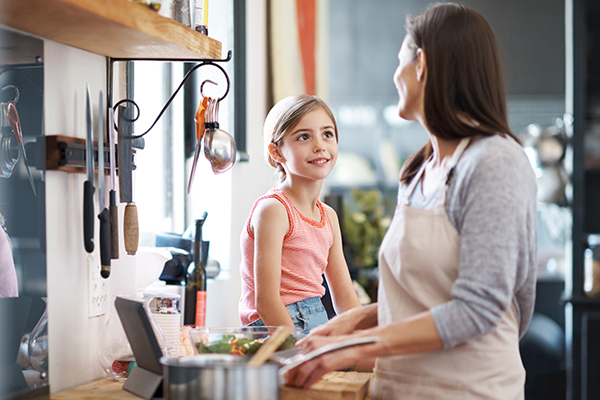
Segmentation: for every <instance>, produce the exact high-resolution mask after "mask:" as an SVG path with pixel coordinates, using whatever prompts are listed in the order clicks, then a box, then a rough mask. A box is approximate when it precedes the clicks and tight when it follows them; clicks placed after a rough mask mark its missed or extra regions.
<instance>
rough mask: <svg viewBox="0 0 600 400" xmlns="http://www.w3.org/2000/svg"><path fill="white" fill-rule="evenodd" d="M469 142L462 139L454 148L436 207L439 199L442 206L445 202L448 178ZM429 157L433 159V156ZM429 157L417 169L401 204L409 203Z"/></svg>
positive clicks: (466, 139) (467, 139)
mask: <svg viewBox="0 0 600 400" xmlns="http://www.w3.org/2000/svg"><path fill="white" fill-rule="evenodd" d="M470 141H471V138H469V137H467V138H463V139H462V140H461V141H460V143H459V144H458V146H456V149H454V153H452V158H451V159H450V163H449V164H448V166H447V167H446V171H447V172H446V181H445V184H444V187H443V188H442V190H440V192H441V193H440V196H439V198H438V201H437V202H436V207H437V206H438V205H439V203H440V199H441V200H442V204H443V203H444V201H445V200H446V187H447V185H448V183H449V182H450V178H451V177H452V173H453V172H454V167H455V166H456V164H457V163H458V160H459V159H460V156H461V155H462V154H463V152H464V151H465V149H466V148H467V146H468V145H469V142H470ZM431 157H433V155H432V156H431ZM431 157H429V158H428V159H427V160H426V161H425V162H424V163H423V165H421V168H419V171H418V172H417V173H416V174H415V176H414V178H413V179H412V181H411V182H410V184H409V185H408V188H406V191H405V194H404V196H403V199H402V202H401V203H402V204H406V205H408V204H409V202H410V201H409V199H410V197H411V196H412V194H413V192H414V191H415V188H416V187H417V184H418V183H419V180H420V179H421V176H422V175H423V172H424V171H425V166H426V165H427V163H428V162H429V160H430V159H431Z"/></svg>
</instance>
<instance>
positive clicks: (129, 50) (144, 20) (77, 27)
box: [0, 0, 221, 61]
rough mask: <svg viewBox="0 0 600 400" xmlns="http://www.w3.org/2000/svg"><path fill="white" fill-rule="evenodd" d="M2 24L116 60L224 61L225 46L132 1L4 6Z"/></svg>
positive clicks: (25, 1)
mask: <svg viewBox="0 0 600 400" xmlns="http://www.w3.org/2000/svg"><path fill="white" fill-rule="evenodd" d="M0 24H2V25H5V26H8V27H10V28H13V29H16V30H19V31H22V32H25V33H29V34H31V35H34V36H38V37H40V38H44V39H49V40H53V41H55V42H59V43H63V44H66V45H69V46H73V47H76V48H79V49H82V50H86V51H89V52H92V53H96V54H100V55H104V56H107V57H111V58H116V59H138V60H143V59H160V60H167V59H168V60H174V61H176V60H198V59H219V58H221V43H220V42H219V41H217V40H214V39H211V38H210V37H208V36H206V35H203V34H201V33H199V32H196V31H195V30H193V29H191V28H188V27H186V26H184V25H182V24H180V23H177V22H175V21H173V20H171V19H168V18H164V17H162V16H160V15H158V13H157V12H156V11H153V10H151V9H150V8H148V7H146V6H144V5H142V4H138V3H133V2H130V1H128V0H0Z"/></svg>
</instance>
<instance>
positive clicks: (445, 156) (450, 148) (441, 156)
mask: <svg viewBox="0 0 600 400" xmlns="http://www.w3.org/2000/svg"><path fill="white" fill-rule="evenodd" d="M428 136H429V141H430V142H431V147H432V149H433V158H432V160H431V162H432V163H433V166H434V167H439V166H441V165H442V164H443V163H444V162H447V160H449V159H450V158H451V157H452V155H453V154H454V150H456V147H457V146H458V144H459V143H460V139H452V140H445V139H440V138H439V137H437V136H435V135H433V134H431V133H428Z"/></svg>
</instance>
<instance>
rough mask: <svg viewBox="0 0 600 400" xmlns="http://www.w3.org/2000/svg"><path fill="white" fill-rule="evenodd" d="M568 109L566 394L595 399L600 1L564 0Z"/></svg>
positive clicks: (599, 367)
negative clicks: (590, 253)
mask: <svg viewBox="0 0 600 400" xmlns="http://www.w3.org/2000/svg"><path fill="white" fill-rule="evenodd" d="M565 4H566V15H567V19H566V24H567V29H566V32H567V65H570V66H571V67H570V68H567V86H568V87H570V88H571V89H572V90H570V91H569V90H568V91H567V92H568V95H567V113H571V114H572V115H573V122H572V125H571V126H570V128H571V132H570V134H571V153H570V157H569V160H568V163H569V164H570V167H571V180H572V198H571V208H572V212H573V227H572V248H571V253H572V254H571V261H572V268H571V271H570V272H568V276H567V285H566V300H567V306H566V314H565V315H566V326H567V329H566V332H567V391H568V393H567V398H568V399H581V400H587V399H598V398H600V381H599V380H598V379H597V377H598V376H599V375H600V341H599V339H600V297H590V296H588V295H587V294H586V290H585V288H586V276H585V257H584V254H585V250H586V248H587V246H588V237H589V235H590V234H597V233H600V218H599V216H600V214H598V212H597V208H598V207H599V205H598V203H597V202H596V201H595V199H596V198H597V197H598V194H599V193H600V179H598V178H597V177H598V176H600V169H599V168H598V166H599V165H600V163H598V160H599V159H600V157H599V155H598V153H596V152H595V148H594V146H593V143H594V142H595V141H596V140H597V138H596V136H597V134H596V133H595V132H594V127H595V117H594V115H595V113H596V112H597V110H596V108H597V104H598V103H597V100H598V98H600V69H598V68H597V66H598V65H599V62H600V56H599V54H600V28H599V27H598V21H599V20H600V4H598V2H597V1H595V0H567V1H566V2H565Z"/></svg>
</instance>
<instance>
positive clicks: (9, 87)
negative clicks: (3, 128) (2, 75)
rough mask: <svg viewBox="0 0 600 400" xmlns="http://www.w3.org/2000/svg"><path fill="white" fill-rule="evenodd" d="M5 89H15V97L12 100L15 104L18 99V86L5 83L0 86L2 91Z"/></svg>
mask: <svg viewBox="0 0 600 400" xmlns="http://www.w3.org/2000/svg"><path fill="white" fill-rule="evenodd" d="M6 89H14V90H15V99H14V100H13V101H14V102H15V104H17V101H19V96H20V95H19V88H18V87H16V86H14V85H6V86H4V87H3V88H2V91H5V90H6Z"/></svg>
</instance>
